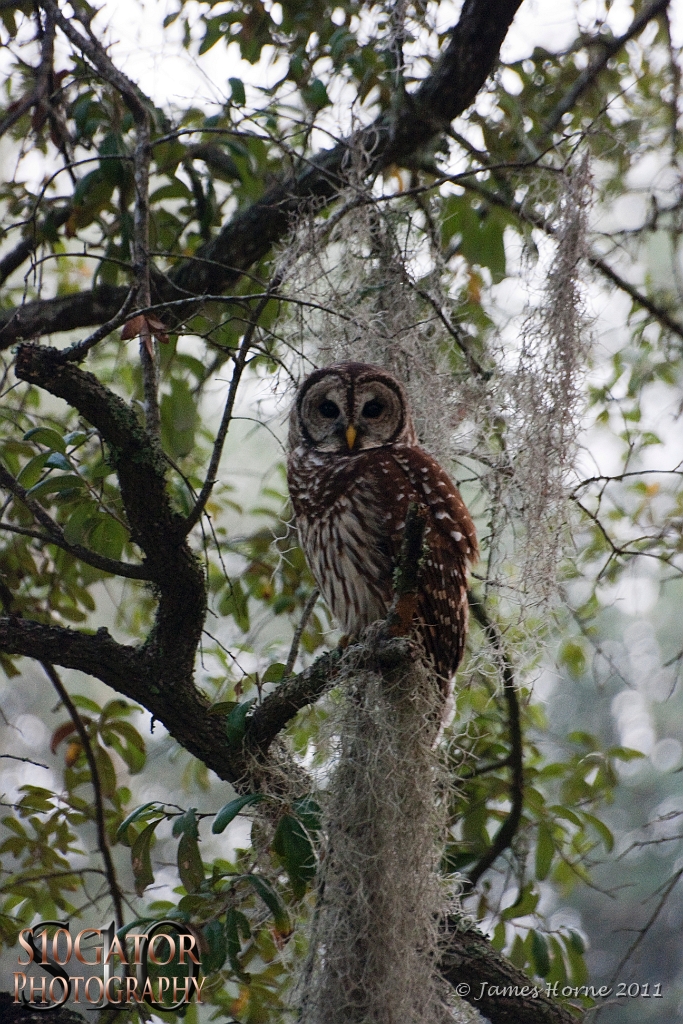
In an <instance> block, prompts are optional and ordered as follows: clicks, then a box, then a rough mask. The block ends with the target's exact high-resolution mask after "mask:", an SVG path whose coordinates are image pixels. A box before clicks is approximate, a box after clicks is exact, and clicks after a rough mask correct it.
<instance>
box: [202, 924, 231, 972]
mask: <svg viewBox="0 0 683 1024" xmlns="http://www.w3.org/2000/svg"><path fill="white" fill-rule="evenodd" d="M202 933H203V935H204V938H205V939H206V944H207V946H208V949H207V950H205V951H204V952H203V953H202V969H203V972H204V974H213V973H214V971H220V969H221V967H222V966H223V964H224V963H225V961H226V958H227V955H228V941H227V936H226V934H225V928H224V927H223V925H222V924H221V923H220V921H209V922H208V924H205V925H204V927H203V928H202Z"/></svg>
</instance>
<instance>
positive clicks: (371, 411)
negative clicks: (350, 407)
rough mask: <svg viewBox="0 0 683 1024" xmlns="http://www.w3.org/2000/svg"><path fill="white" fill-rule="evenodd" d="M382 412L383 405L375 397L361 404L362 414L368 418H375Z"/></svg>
mask: <svg viewBox="0 0 683 1024" xmlns="http://www.w3.org/2000/svg"><path fill="white" fill-rule="evenodd" d="M383 412H384V406H383V405H382V403H381V402H378V401H377V399H376V398H372V399H370V401H369V402H366V403H365V405H364V406H363V415H364V416H365V418H366V419H368V420H376V419H377V417H378V416H381V415H382V413H383Z"/></svg>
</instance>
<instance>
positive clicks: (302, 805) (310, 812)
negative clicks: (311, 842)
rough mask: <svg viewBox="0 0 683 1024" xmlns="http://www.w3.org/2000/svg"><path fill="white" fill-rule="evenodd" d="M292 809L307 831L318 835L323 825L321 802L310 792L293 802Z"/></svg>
mask: <svg viewBox="0 0 683 1024" xmlns="http://www.w3.org/2000/svg"><path fill="white" fill-rule="evenodd" d="M292 810H293V811H294V812H295V814H296V816H297V818H298V819H299V821H301V823H302V824H303V826H304V828H305V829H306V831H307V832H309V833H310V834H311V835H312V836H316V835H317V834H318V833H319V832H320V829H321V827H322V825H321V810H320V804H319V803H318V802H317V800H315V799H314V797H312V796H311V794H310V793H308V794H307V795H306V796H302V797H299V798H298V799H297V800H294V801H293V803H292Z"/></svg>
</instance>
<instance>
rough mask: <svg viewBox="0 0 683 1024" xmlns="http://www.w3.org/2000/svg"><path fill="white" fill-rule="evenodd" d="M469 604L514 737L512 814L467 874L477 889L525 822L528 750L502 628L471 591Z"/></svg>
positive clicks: (511, 764)
mask: <svg viewBox="0 0 683 1024" xmlns="http://www.w3.org/2000/svg"><path fill="white" fill-rule="evenodd" d="M468 600H469V605H470V609H471V611H472V615H473V616H474V618H475V619H476V620H477V622H478V623H479V625H480V626H481V628H482V629H483V630H484V633H485V634H486V637H487V639H488V641H489V643H490V644H491V645H492V647H493V649H494V651H495V652H496V657H497V659H498V661H499V664H500V670H501V675H502V677H503V696H504V698H505V703H506V704H507V713H508V728H509V735H510V754H509V758H510V775H511V779H510V802H511V807H510V812H509V814H508V815H507V817H506V818H505V820H504V821H503V823H502V825H501V826H500V828H499V829H498V831H497V832H496V834H495V836H494V838H493V842H492V843H491V846H490V847H489V849H488V850H487V852H486V853H485V854H484V856H483V857H480V859H479V860H478V861H477V863H476V864H475V865H474V867H473V868H471V870H470V871H468V873H467V879H468V881H469V883H470V885H471V886H472V887H473V888H474V886H475V885H476V884H477V882H478V881H479V879H480V878H481V876H482V875H483V874H484V872H485V871H486V870H488V868H490V867H491V865H492V864H493V862H494V861H495V860H496V859H497V858H498V857H499V856H500V855H501V853H503V851H504V850H506V849H507V848H508V847H509V846H510V844H511V842H512V840H513V839H514V836H515V833H516V832H517V829H518V828H519V823H520V821H521V820H522V808H523V806H524V748H523V745H522V723H521V719H520V711H519V701H518V699H517V688H516V686H515V677H514V673H513V671H512V665H511V664H510V659H509V657H508V655H507V653H506V651H505V648H504V646H503V638H502V637H501V635H500V630H499V628H498V626H497V625H496V624H495V622H493V621H492V620H491V619H490V618H489V616H488V614H487V612H486V608H485V607H484V605H483V604H482V602H481V601H480V600H479V599H478V598H477V597H476V596H475V595H474V594H473V593H472V592H471V591H470V592H469V594H468Z"/></svg>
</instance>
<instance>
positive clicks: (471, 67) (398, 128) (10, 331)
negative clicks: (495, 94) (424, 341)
mask: <svg viewBox="0 0 683 1024" xmlns="http://www.w3.org/2000/svg"><path fill="white" fill-rule="evenodd" d="M50 2H52V0H50ZM521 2H522V0H465V3H464V5H463V8H462V11H461V14H460V20H459V21H458V23H457V25H456V26H455V27H454V28H453V30H452V32H451V38H450V41H449V43H448V46H447V47H446V50H445V51H444V53H443V54H442V56H441V57H440V59H439V60H438V62H437V64H436V67H435V68H434V70H433V71H432V72H431V74H430V75H428V76H427V78H426V79H425V80H424V81H423V82H422V84H421V85H420V86H419V88H418V89H417V90H416V91H415V92H414V93H412V94H408V95H406V97H405V102H404V105H403V106H402V108H401V109H400V110H399V111H398V112H396V113H394V114H392V115H382V116H381V117H380V118H378V119H377V120H376V121H375V122H374V123H373V124H372V125H370V126H369V127H367V128H364V129H362V130H361V131H359V132H357V133H355V134H354V135H353V136H350V137H349V138H347V139H344V140H343V141H342V142H340V143H338V144H337V145H336V146H334V147H333V148H332V149H329V150H325V151H323V152H322V153H320V154H319V155H318V156H316V157H315V158H314V159H313V160H311V161H310V163H309V164H308V166H307V167H306V168H305V169H304V170H303V171H302V172H301V173H300V174H299V175H298V176H296V177H292V178H288V179H286V180H285V181H282V182H280V183H279V184H277V185H275V186H273V187H272V188H270V189H268V191H267V192H266V193H265V195H264V196H263V197H262V198H261V199H260V200H259V201H258V202H256V203H254V204H253V205H252V206H251V207H249V208H248V209H247V210H245V211H243V212H241V213H239V214H237V215H236V216H235V217H233V218H232V220H231V221H230V222H229V223H228V224H226V225H225V227H223V229H222V230H221V231H220V232H219V234H218V235H217V237H216V238H215V239H213V240H212V241H211V242H209V243H207V244H206V245H204V246H202V247H201V248H200V249H199V250H198V251H197V253H196V256H197V259H196V260H192V259H189V260H185V261H182V262H180V263H179V264H178V265H177V267H175V268H174V270H173V271H172V272H171V274H169V277H168V279H167V280H166V282H165V283H161V282H159V281H157V280H155V281H154V286H153V294H154V299H155V301H162V302H163V301H164V300H171V299H179V298H192V297H197V296H201V295H203V294H205V293H207V292H214V293H218V292H222V291H224V290H226V289H227V288H229V287H231V286H233V285H235V284H236V283H237V281H238V280H239V279H240V277H241V276H242V274H243V273H244V272H245V271H246V270H247V269H248V268H249V267H250V266H251V265H252V264H254V263H255V262H257V261H258V260H260V259H262V258H263V257H264V256H265V255H266V254H267V253H268V252H269V251H270V249H271V248H272V246H273V244H274V243H275V242H277V241H279V240H280V239H281V238H282V237H283V236H284V235H285V234H286V233H287V231H288V230H289V229H290V224H291V220H292V218H293V217H295V216H297V215H298V214H299V213H300V209H301V205H302V203H304V202H309V201H311V200H313V201H315V202H317V203H320V202H322V203H323V204H329V203H331V202H333V201H334V199H335V198H336V196H337V194H338V192H339V190H340V188H343V187H344V185H345V181H346V166H347V163H348V160H349V155H350V152H351V150H352V149H353V150H358V151H359V152H365V153H368V154H371V157H370V158H369V161H368V165H367V169H366V175H367V178H369V179H371V178H372V177H373V176H374V175H375V174H377V172H378V171H380V170H381V169H382V168H383V167H386V166H388V165H389V164H391V163H400V162H402V161H405V160H407V159H409V158H410V156H411V155H412V154H414V153H415V152H416V151H417V150H419V149H420V148H421V147H422V146H424V145H426V144H427V143H429V141H430V140H431V139H432V138H433V137H434V135H435V134H438V133H439V132H441V131H443V129H444V128H445V127H446V126H447V125H448V124H449V123H450V122H451V121H452V120H453V119H454V118H455V117H457V116H458V115H459V114H461V113H462V112H463V111H464V110H465V109H466V108H467V107H468V106H469V105H470V104H471V103H472V101H473V100H474V98H475V97H476V95H477V93H478V92H479V90H480V89H481V87H482V85H483V84H484V82H485V81H486V79H487V78H488V76H489V74H490V73H491V71H492V69H493V66H494V64H495V61H496V59H497V57H498V52H499V50H500V46H501V44H502V42H503V39H504V38H505V36H506V34H507V30H508V28H509V26H510V24H511V23H512V20H513V18H514V16H515V14H516V12H517V9H518V8H519V6H520V4H521ZM59 24H60V27H61V22H60V23H59ZM74 31H75V30H74ZM78 35H80V33H78ZM76 45H79V46H80V45H81V44H80V42H78V43H77V44H76ZM117 73H118V72H117ZM126 291H127V289H125V288H98V289H93V290H92V291H88V292H81V293H80V294H78V295H76V296H69V297H66V298H60V299H48V300H38V301H36V302H31V303H27V304H26V305H25V306H23V307H18V308H16V309H10V310H7V311H4V312H3V313H2V314H1V315H0V348H8V347H9V346H11V345H12V344H14V343H15V342H16V341H18V340H20V339H21V338H34V337H39V336H41V335H44V334H49V333H51V332H54V331H57V330H59V331H63V330H73V329H74V328H77V327H92V326H95V325H97V324H99V323H102V322H103V321H104V320H109V319H111V318H112V317H113V316H115V314H116V312H117V310H118V309H119V308H120V306H121V304H122V303H123V301H124V298H125V295H126Z"/></svg>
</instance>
